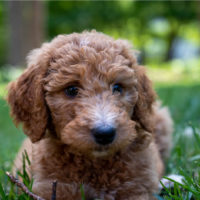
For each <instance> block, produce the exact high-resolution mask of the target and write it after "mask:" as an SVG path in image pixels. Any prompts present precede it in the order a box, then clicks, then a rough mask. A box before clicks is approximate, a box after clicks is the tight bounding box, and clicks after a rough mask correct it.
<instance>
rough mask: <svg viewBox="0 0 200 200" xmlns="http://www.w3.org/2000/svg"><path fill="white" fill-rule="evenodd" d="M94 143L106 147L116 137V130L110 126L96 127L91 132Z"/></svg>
mask: <svg viewBox="0 0 200 200" xmlns="http://www.w3.org/2000/svg"><path fill="white" fill-rule="evenodd" d="M91 132H92V135H93V137H94V139H95V142H96V143H98V144H101V145H107V144H110V143H112V142H113V140H114V139H115V135H116V129H115V128H113V127H111V126H101V127H96V128H93V129H92V130H91Z"/></svg>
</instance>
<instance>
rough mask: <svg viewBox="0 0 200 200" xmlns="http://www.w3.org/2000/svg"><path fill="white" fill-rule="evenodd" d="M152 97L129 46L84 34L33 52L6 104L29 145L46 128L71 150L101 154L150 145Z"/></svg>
mask: <svg viewBox="0 0 200 200" xmlns="http://www.w3.org/2000/svg"><path fill="white" fill-rule="evenodd" d="M154 96H155V95H154V92H153V90H152V87H151V83H150V81H149V80H148V78H147V77H146V75H145V72H144V68H143V67H141V66H138V65H137V63H136V60H135V57H134V54H133V52H132V51H131V50H130V46H129V45H128V43H127V42H125V41H122V40H114V39H112V38H110V37H108V36H105V35H103V34H101V33H97V32H84V33H81V34H71V35H62V36H58V37H57V38H55V39H54V40H53V41H52V42H50V43H47V44H44V45H43V46H42V47H41V48H40V49H37V50H34V51H33V52H32V53H31V54H30V56H29V58H28V68H27V69H26V70H25V72H24V73H23V74H22V75H21V76H20V77H19V78H18V80H17V81H15V82H12V83H11V84H10V86H9V93H8V103H9V104H10V105H11V114H12V116H13V117H14V119H15V122H16V123H20V122H22V123H23V128H24V132H25V133H26V134H27V135H28V136H29V137H30V139H31V140H32V142H36V141H38V140H40V139H41V138H42V137H43V135H44V134H45V132H46V130H47V129H49V130H50V132H53V134H56V136H57V138H58V139H59V140H60V141H61V142H62V143H64V144H66V145H68V146H69V147H70V149H71V150H73V151H74V152H82V153H87V154H90V155H93V156H105V155H110V154H112V153H114V152H117V151H121V150H123V149H126V148H128V147H130V146H132V147H135V148H136V149H139V148H141V147H142V148H143V147H144V146H145V145H147V144H148V143H149V141H150V138H151V132H152V129H153V124H152V121H151V118H152V116H151V115H152V113H151V112H152V103H153V102H154ZM52 127H53V130H54V131H51V130H52Z"/></svg>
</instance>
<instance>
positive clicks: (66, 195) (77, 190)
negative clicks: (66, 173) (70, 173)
mask: <svg viewBox="0 0 200 200" xmlns="http://www.w3.org/2000/svg"><path fill="white" fill-rule="evenodd" d="M52 183H53V180H42V181H41V182H38V181H37V180H36V181H34V184H33V192H34V193H35V194H37V195H39V196H40V197H42V198H44V199H45V200H50V199H51V195H52V194H51V191H52ZM83 192H84V196H85V199H86V200H92V199H97V194H96V191H95V190H94V189H93V188H91V187H90V186H88V185H83ZM81 199H82V194H81V184H77V183H70V184H67V183H62V182H58V183H57V187H56V200H81Z"/></svg>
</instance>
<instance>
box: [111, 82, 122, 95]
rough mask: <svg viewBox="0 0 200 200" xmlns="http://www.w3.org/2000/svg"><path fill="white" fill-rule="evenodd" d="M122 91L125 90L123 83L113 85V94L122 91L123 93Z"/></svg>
mask: <svg viewBox="0 0 200 200" xmlns="http://www.w3.org/2000/svg"><path fill="white" fill-rule="evenodd" d="M122 91H123V87H122V85H121V84H119V83H116V84H115V85H113V87H112V92H113V94H114V93H120V94H121V93H122Z"/></svg>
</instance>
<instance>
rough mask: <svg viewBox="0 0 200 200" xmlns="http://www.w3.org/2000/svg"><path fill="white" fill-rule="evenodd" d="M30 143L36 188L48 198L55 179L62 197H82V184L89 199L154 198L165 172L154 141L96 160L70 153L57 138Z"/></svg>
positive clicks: (36, 190) (19, 161)
mask: <svg viewBox="0 0 200 200" xmlns="http://www.w3.org/2000/svg"><path fill="white" fill-rule="evenodd" d="M27 144H28V145H30V146H29V150H30V149H32V151H31V152H29V155H30V159H31V162H32V165H31V171H32V172H33V173H34V175H33V178H34V186H33V190H34V191H35V192H36V193H37V194H39V195H40V196H42V197H44V198H45V199H50V196H51V192H50V191H51V187H52V182H53V180H57V181H58V187H57V195H58V196H57V198H58V199H70V200H71V199H72V200H75V199H77V200H78V199H81V193H80V187H81V185H83V188H84V191H85V195H86V197H87V198H86V199H93V198H95V197H96V198H101V199H116V200H117V199H119V200H120V199H136V196H140V195H141V196H146V197H145V198H144V197H143V198H142V199H153V196H152V194H153V193H156V192H157V187H158V182H159V179H160V175H161V172H162V171H163V166H162V162H161V160H160V157H159V153H158V150H157V147H156V146H155V144H154V143H151V144H150V145H149V147H148V148H145V149H144V150H141V151H139V152H135V151H134V150H133V149H131V147H130V148H128V149H127V152H128V154H127V152H124V153H117V154H115V155H113V156H111V157H105V158H99V157H98V158H93V159H92V158H88V157H87V156H83V155H81V154H77V155H75V154H74V153H70V150H69V149H68V147H67V146H65V145H63V144H62V143H60V142H59V141H58V140H56V139H55V138H46V139H43V140H42V141H40V142H38V143H37V144H31V142H30V140H28V139H27V140H26V141H25V143H24V145H25V146H27ZM30 147H31V148H30ZM22 148H23V147H22ZM25 148H26V149H27V147H25ZM152 155H153V156H152ZM19 164H21V158H20V157H18V158H17V160H16V162H15V167H17V168H20V167H21V166H19ZM141 169H142V170H141ZM147 197H148V198H147ZM150 197H151V198H150Z"/></svg>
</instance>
